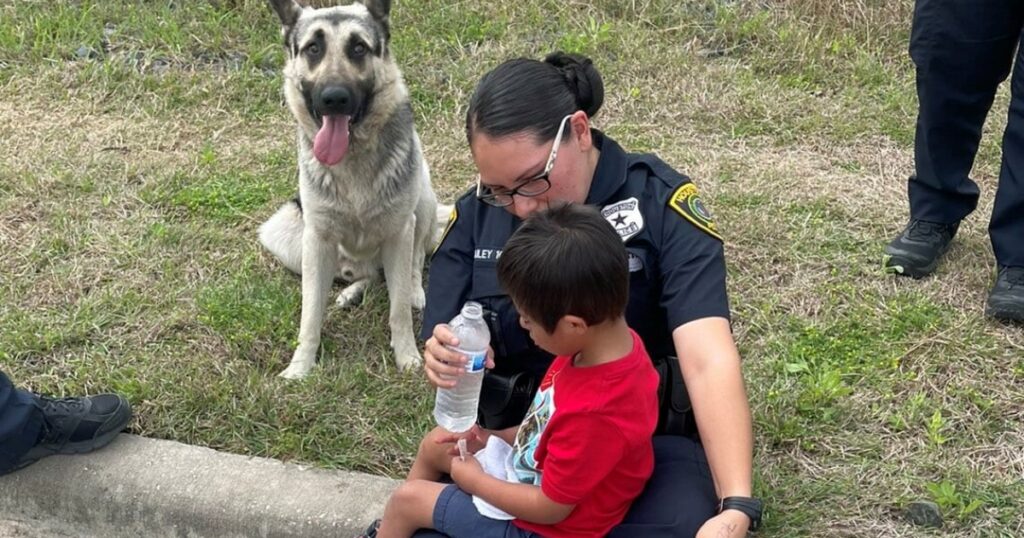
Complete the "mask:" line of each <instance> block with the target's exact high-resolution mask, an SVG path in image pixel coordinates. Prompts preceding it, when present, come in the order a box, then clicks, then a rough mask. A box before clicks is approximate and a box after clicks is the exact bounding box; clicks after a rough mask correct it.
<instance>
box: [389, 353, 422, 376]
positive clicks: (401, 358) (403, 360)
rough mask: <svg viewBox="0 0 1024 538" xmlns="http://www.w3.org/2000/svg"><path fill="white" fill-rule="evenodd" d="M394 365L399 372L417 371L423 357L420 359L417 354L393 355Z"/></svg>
mask: <svg viewBox="0 0 1024 538" xmlns="http://www.w3.org/2000/svg"><path fill="white" fill-rule="evenodd" d="M395 363H396V364H398V370H399V371H401V372H407V371H410V370H415V369H418V368H419V367H420V365H422V364H423V357H420V354H419V352H412V353H395Z"/></svg>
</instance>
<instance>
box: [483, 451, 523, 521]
mask: <svg viewBox="0 0 1024 538" xmlns="http://www.w3.org/2000/svg"><path fill="white" fill-rule="evenodd" d="M474 456H475V457H476V459H477V461H479V462H480V466H481V467H483V469H484V472H485V473H487V474H489V475H491V476H493V477H495V478H497V479H499V480H504V481H506V482H518V480H516V474H515V469H513V468H512V446H511V445H509V444H508V443H506V442H505V441H504V440H502V439H501V438H500V437H498V436H497V435H492V436H490V437H488V438H487V445H486V446H484V447H483V448H482V449H480V451H478V452H477V453H476V454H474ZM473 504H474V505H475V506H476V509H477V510H478V511H479V512H480V515H482V516H484V517H489V518H491V519H506V520H507V519H515V516H512V515H511V514H508V513H506V512H505V511H503V510H501V509H500V508H497V507H495V506H494V505H492V504H491V503H489V502H487V501H485V500H483V499H481V498H480V497H477V496H476V495H473Z"/></svg>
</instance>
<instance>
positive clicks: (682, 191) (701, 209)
mask: <svg viewBox="0 0 1024 538" xmlns="http://www.w3.org/2000/svg"><path fill="white" fill-rule="evenodd" d="M668 206H669V207H671V208H672V209H675V210H676V213H679V214H680V215H682V216H683V218H685V219H686V220H688V221H690V222H691V223H692V224H693V225H694V226H696V227H697V228H700V229H701V230H703V231H705V232H707V233H708V235H710V236H711V237H714V238H715V239H718V240H719V241H721V240H722V236H721V235H719V233H718V226H716V225H715V223H714V221H712V220H711V212H710V211H708V208H707V207H705V206H704V202H702V201H701V199H700V196H698V195H697V186H696V185H694V184H693V183H684V184H683V185H680V186H679V188H678V189H676V192H674V193H673V194H672V198H670V199H669V201H668Z"/></svg>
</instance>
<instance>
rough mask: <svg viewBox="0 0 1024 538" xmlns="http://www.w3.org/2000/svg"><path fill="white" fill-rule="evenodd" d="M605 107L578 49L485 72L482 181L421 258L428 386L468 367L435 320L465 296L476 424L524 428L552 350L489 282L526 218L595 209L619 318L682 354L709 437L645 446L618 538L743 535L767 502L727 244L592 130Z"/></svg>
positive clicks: (472, 139) (657, 345) (477, 107)
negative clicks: (607, 228)
mask: <svg viewBox="0 0 1024 538" xmlns="http://www.w3.org/2000/svg"><path fill="white" fill-rule="evenodd" d="M603 99H604V90H603V83H602V81H601V77H600V75H599V74H598V72H597V70H596V69H595V68H594V66H593V65H592V63H591V62H590V60H589V59H586V58H583V57H580V56H575V55H567V54H562V53H555V54H552V55H550V56H549V57H548V58H546V59H545V60H544V61H543V62H540V61H536V60H527V59H518V60H511V61H508V62H506V63H504V64H502V65H500V66H498V67H497V68H495V69H494V70H492V71H491V72H489V73H488V74H486V75H485V76H484V77H483V78H482V79H481V81H480V83H479V85H478V86H477V88H476V91H475V93H474V94H473V97H472V100H471V102H470V105H469V110H468V112H467V114H466V135H467V138H468V139H469V145H470V150H471V151H472V154H473V159H474V161H475V163H476V166H477V170H478V171H479V176H478V178H477V186H476V188H475V189H474V190H473V191H472V192H468V193H467V194H466V195H464V196H463V197H462V198H460V199H459V200H458V202H457V203H456V205H455V208H454V210H453V212H452V216H451V217H450V219H449V223H448V226H447V228H446V230H445V234H444V237H443V238H442V240H441V242H440V244H439V246H438V248H437V250H436V251H435V252H434V255H433V257H432V259H431V265H430V276H429V285H428V290H427V304H426V308H425V310H424V316H423V317H424V320H423V332H424V334H423V337H424V338H425V339H427V344H426V349H425V353H424V355H425V368H426V373H427V377H428V378H429V379H430V381H431V382H432V383H433V384H434V385H437V386H451V385H452V384H453V382H452V381H451V377H448V376H454V375H458V373H459V372H460V371H461V368H460V366H459V365H460V364H462V361H464V358H463V357H462V356H461V355H459V354H458V353H454V352H452V351H450V350H448V349H446V347H445V346H446V345H455V344H456V343H457V342H456V341H455V340H454V338H453V336H452V334H451V332H450V331H449V330H448V328H447V326H446V325H445V324H444V323H445V321H447V320H449V319H451V318H452V317H453V316H455V315H456V314H457V313H458V312H459V308H460V306H461V305H462V303H463V302H465V301H466V300H470V299H472V300H475V301H479V302H481V303H483V304H484V306H485V307H486V309H487V310H488V315H487V317H488V324H489V326H490V329H491V338H492V342H491V347H492V350H493V351H494V357H495V359H494V361H493V363H490V364H493V365H494V366H495V368H494V369H493V370H492V371H491V372H489V373H488V375H487V378H486V379H485V383H484V389H483V392H482V395H481V413H480V423H481V426H483V427H485V428H490V429H499V428H504V427H510V426H515V425H518V424H519V422H520V420H521V419H522V414H523V412H525V410H526V407H525V403H527V401H528V400H529V398H530V393H531V391H532V389H533V387H532V385H531V383H530V381H531V376H532V375H536V374H539V373H543V372H544V370H545V369H546V367H547V365H548V364H549V362H550V360H551V357H550V356H548V355H546V354H545V353H544V352H543V351H541V350H540V349H538V348H537V347H536V346H534V345H533V344H532V342H530V340H529V336H528V334H527V333H526V331H524V330H523V329H522V328H521V327H520V326H519V321H518V315H517V314H516V312H515V309H514V307H513V305H512V303H511V301H510V300H509V299H508V297H507V296H505V294H504V293H503V292H502V290H501V289H500V288H499V286H498V281H497V278H496V273H495V267H496V264H497V260H498V257H499V256H500V254H501V250H502V247H503V245H504V243H505V241H506V239H507V238H508V237H509V236H510V235H511V234H512V232H513V231H514V230H515V229H516V227H517V226H518V225H519V223H520V219H522V218H523V217H525V216H527V215H529V214H530V213H532V212H534V211H538V210H541V209H544V208H546V207H548V206H549V205H551V204H555V203H559V202H574V203H587V204H590V205H594V206H597V207H599V208H601V212H602V214H603V215H604V216H605V218H606V219H607V220H608V222H609V224H611V225H612V226H613V227H614V228H615V229H616V231H617V232H618V233H619V235H620V236H621V237H622V240H623V241H624V242H625V244H626V247H627V249H628V251H629V268H630V272H631V273H630V298H629V306H628V308H627V312H626V318H627V320H628V321H629V325H630V326H631V327H632V328H633V329H634V330H636V331H637V333H638V334H640V336H641V337H642V338H643V340H644V344H645V345H646V346H647V349H648V351H649V352H650V354H651V356H652V357H661V358H665V357H671V356H677V357H678V358H679V359H678V364H679V365H680V367H681V372H682V378H683V379H685V387H686V388H687V389H688V391H689V397H690V400H691V401H692V409H693V414H694V415H693V416H695V418H696V426H697V428H696V429H697V430H698V431H699V439H700V440H701V441H702V442H703V447H702V446H701V444H699V443H696V442H694V441H692V440H690V439H689V438H687V437H684V436H682V435H662V436H657V437H655V451H656V456H655V457H656V467H655V470H654V477H653V478H652V479H651V482H650V483H649V484H648V487H647V490H645V492H644V495H643V496H642V497H641V498H640V499H639V500H638V501H637V502H636V503H635V504H634V506H633V508H632V509H631V510H630V513H629V515H628V516H627V518H626V520H625V521H624V522H623V524H622V526H620V527H619V528H617V529H616V531H615V532H613V534H612V536H640V537H643V536H692V535H694V534H695V533H697V532H698V529H699V531H700V533H699V536H712V535H713V536H715V537H723V536H735V537H739V536H743V535H744V533H745V532H746V530H747V529H748V527H750V526H752V524H753V526H756V524H757V523H758V521H759V519H760V511H761V508H760V502H759V501H757V500H756V499H752V498H750V495H751V467H752V444H753V442H752V433H751V418H750V410H749V407H748V404H747V399H746V393H745V392H744V387H743V379H742V376H741V373H740V362H739V355H738V353H737V350H736V346H735V344H734V342H733V338H732V333H731V330H730V325H729V305H728V300H727V298H726V290H725V260H724V257H723V249H722V242H721V237H720V236H719V234H718V231H717V230H716V228H715V225H714V223H713V222H712V220H711V216H710V215H709V214H708V212H707V210H706V209H705V208H704V206H703V205H702V204H701V202H700V199H699V197H698V196H697V189H696V187H695V186H694V185H693V184H692V183H691V182H690V180H689V178H687V177H686V176H684V175H682V174H680V173H678V172H676V171H675V170H673V169H672V168H671V167H669V166H668V165H667V164H665V163H664V162H662V161H661V160H660V159H658V158H657V157H654V156H651V155H639V154H630V153H626V152H625V151H623V149H622V148H621V147H620V146H619V145H618V144H617V143H615V141H614V140H612V139H610V138H608V137H607V136H605V135H604V134H603V133H601V132H600V131H597V130H595V129H592V128H591V127H590V118H592V117H593V116H594V114H596V113H597V111H598V110H599V109H600V107H601V104H602V101H603ZM565 263H572V260H565ZM672 360H674V359H672ZM676 371H677V372H678V371H679V370H676ZM446 377H447V379H446ZM524 392H525V393H526V394H525V397H524V395H523V393H524ZM677 396H678V388H677ZM664 407H665V406H664V405H663V408H664ZM675 433H683V432H681V431H677V432H675ZM705 451H706V458H705Z"/></svg>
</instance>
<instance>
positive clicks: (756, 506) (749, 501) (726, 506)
mask: <svg viewBox="0 0 1024 538" xmlns="http://www.w3.org/2000/svg"><path fill="white" fill-rule="evenodd" d="M763 509H764V503H763V502H761V499H755V498H753V497H726V498H724V499H722V500H721V502H719V503H718V513H722V510H739V511H740V512H743V513H744V514H746V515H747V517H749V518H750V528H749V530H750V531H751V532H753V531H756V530H757V529H758V527H760V526H761V511H762V510H763Z"/></svg>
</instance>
